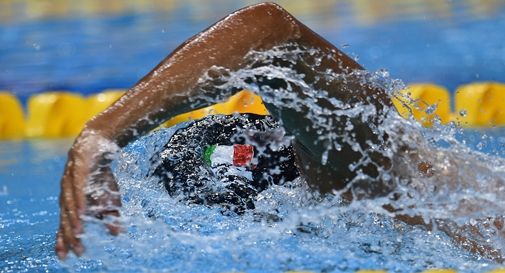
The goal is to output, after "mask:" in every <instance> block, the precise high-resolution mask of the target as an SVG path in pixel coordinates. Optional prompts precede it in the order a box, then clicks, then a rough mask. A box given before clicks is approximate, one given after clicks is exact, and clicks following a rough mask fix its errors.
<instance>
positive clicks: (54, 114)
mask: <svg viewBox="0 0 505 273" xmlns="http://www.w3.org/2000/svg"><path fill="white" fill-rule="evenodd" d="M124 92H125V90H122V89H107V90H104V91H103V92H101V93H98V94H94V95H91V96H87V97H84V96H82V95H80V94H77V93H71V92H67V91H50V92H44V93H39V94H35V95H33V96H31V97H30V98H29V99H28V103H27V109H26V114H25V112H24V111H23V107H22V105H21V103H20V102H19V99H18V98H17V97H16V96H15V95H13V94H12V93H10V92H8V91H0V139H2V140H7V139H24V138H61V137H75V136H76V135H77V134H78V133H79V132H80V131H81V130H82V128H83V127H84V125H85V123H86V122H87V121H88V120H89V119H91V118H92V117H94V116H95V115H97V114H98V113H100V112H102V111H103V110H104V109H106V108H107V107H108V106H110V105H111V104H112V103H114V102H115V101H116V100H118V99H119V98H120V97H121V96H122V95H123V94H124ZM393 104H394V106H395V107H396V109H397V110H398V112H399V113H400V115H401V116H402V117H404V118H413V119H415V120H417V121H419V122H420V123H422V124H423V125H424V126H428V127H429V126H433V125H434V124H435V123H440V124H448V123H450V122H454V123H455V124H456V125H458V126H461V127H464V128H492V127H504V126H505V84H502V83H496V82H479V83H471V84H467V85H463V86H460V87H459V88H458V89H457V90H456V91H455V92H454V103H453V105H454V111H451V96H450V93H449V91H448V90H447V89H445V88H444V87H442V86H439V85H435V84H431V83H416V84H411V85H409V87H408V88H406V89H404V90H401V91H400V92H398V93H397V94H395V95H394V96H393ZM232 113H254V114H259V115H266V114H268V111H267V109H266V108H265V106H264V105H263V102H262V100H261V98H260V97H259V96H257V95H255V94H254V93H252V92H250V91H247V90H244V91H241V92H238V93H237V94H235V95H233V96H232V97H230V98H229V99H228V100H227V101H225V102H222V103H218V104H215V105H212V106H209V107H206V108H202V109H197V110H194V111H192V112H189V113H185V114H181V115H179V116H176V117H174V118H172V119H170V120H169V121H167V122H166V123H165V124H164V126H166V127H169V126H172V125H175V124H177V123H180V122H184V121H188V120H194V119H200V118H202V117H204V116H206V115H209V114H223V115H229V114H232Z"/></svg>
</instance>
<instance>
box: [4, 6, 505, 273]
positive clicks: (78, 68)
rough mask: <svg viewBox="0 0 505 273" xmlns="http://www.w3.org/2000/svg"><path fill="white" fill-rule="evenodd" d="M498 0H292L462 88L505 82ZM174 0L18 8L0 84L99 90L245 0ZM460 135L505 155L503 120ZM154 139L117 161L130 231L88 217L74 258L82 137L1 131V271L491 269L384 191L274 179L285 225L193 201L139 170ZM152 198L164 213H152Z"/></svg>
mask: <svg viewBox="0 0 505 273" xmlns="http://www.w3.org/2000/svg"><path fill="white" fill-rule="evenodd" d="M393 2H394V1H391V3H393ZM491 2H493V3H495V5H494V6H492V7H491V8H489V10H488V11H486V10H484V11H480V10H479V9H478V8H476V7H473V6H472V5H471V1H452V2H451V1H447V2H444V3H445V4H442V5H445V7H441V8H440V10H441V11H439V10H431V9H427V8H422V7H423V5H422V4H419V3H417V2H410V4H406V5H402V4H398V5H400V7H398V6H396V5H393V4H384V6H382V8H381V7H372V8H371V9H372V10H374V9H375V13H374V12H371V11H368V13H366V12H365V11H363V10H361V9H360V8H359V7H358V6H357V5H355V4H354V3H353V2H352V1H320V4H319V5H320V6H318V7H317V8H314V9H311V8H310V7H307V6H304V7H302V8H297V7H296V5H293V6H289V5H288V3H285V4H286V5H287V8H288V9H289V8H290V7H291V8H292V9H293V11H295V15H299V16H300V19H301V20H302V21H303V22H306V23H307V24H308V25H309V26H310V27H312V28H314V29H315V30H316V31H317V32H318V33H320V34H321V35H322V36H324V37H326V38H327V39H329V40H330V41H331V42H333V43H335V44H336V45H338V46H340V47H342V48H343V50H344V51H346V52H348V53H350V54H353V55H355V56H357V57H359V61H360V63H362V64H363V65H364V66H366V67H367V68H369V69H371V70H377V69H382V68H384V69H386V70H388V71H390V73H391V75H392V76H393V77H394V78H401V79H402V80H404V81H405V82H406V83H409V82H419V81H429V82H434V83H437V84H440V85H443V86H446V87H447V88H449V89H450V90H454V89H455V88H456V87H457V86H458V85H460V84H464V83H468V82H474V81H481V80H493V81H499V82H505V73H503V71H505V42H504V41H505V39H503V38H504V35H503V29H504V28H505V3H502V2H500V1H489V2H488V3H491ZM174 3H175V4H174V6H173V7H172V8H170V9H169V8H167V9H163V10H162V11H156V10H155V9H151V10H140V11H139V10H135V9H133V10H126V11H124V12H121V13H114V14H112V15H107V16H105V15H100V14H94V15H82V14H80V13H76V14H71V15H69V16H63V17H62V18H59V17H51V18H46V19H30V18H29V16H26V17H27V18H24V17H23V16H22V15H19V16H17V17H16V18H14V19H9V20H8V21H5V20H2V23H1V24H0V89H9V90H12V91H13V92H15V93H16V94H17V95H18V96H19V97H20V98H22V99H23V100H24V101H25V100H26V99H27V98H28V97H29V96H30V95H32V94H34V93H36V92H39V91H45V90H49V89H66V90H71V91H78V92H81V93H84V94H89V93H93V92H97V91H101V90H103V89H105V88H117V87H129V86H131V85H132V84H134V83H135V81H137V80H138V79H140V78H141V77H142V76H143V75H144V74H145V73H147V72H148V71H149V70H150V69H151V68H152V67H153V66H154V65H155V64H157V63H158V62H159V61H160V60H161V59H162V58H163V57H164V56H166V55H167V54H168V53H169V52H170V50H172V49H173V48H174V47H175V46H176V45H178V44H179V43H180V42H182V41H184V40H185V39H186V38H188V37H190V36H191V35H193V34H194V33H196V32H198V31H199V30H201V29H202V28H204V27H206V26H207V25H209V24H210V23H211V22H213V21H215V20H217V19H219V18H220V17H222V16H224V15H225V14H226V13H227V12H229V11H232V10H234V9H236V8H239V7H241V6H243V5H245V1H217V2H216V3H218V4H216V3H214V2H213V3H214V4H212V5H210V4H208V3H207V4H205V3H200V5H191V4H186V3H183V2H182V1H180V2H178V1H175V2H174ZM292 3H298V4H300V3H302V4H303V3H304V2H303V1H293V2H292ZM371 3H372V2H370V3H369V4H370V6H372V5H371ZM482 5H483V6H487V5H488V4H485V3H484V2H483V3H482ZM424 6H427V4H425V5H424ZM409 7H411V8H412V9H409ZM416 7H417V8H418V9H420V11H416ZM419 7H421V8H419ZM412 10H414V11H412ZM20 14H24V13H23V12H21V13H20ZM370 14H372V15H370ZM367 18H368V19H367ZM441 130H442V131H444V130H446V129H441ZM169 133H170V131H168V132H165V133H164V134H169ZM445 133H446V132H445V131H444V132H440V131H435V132H430V131H428V132H426V135H427V137H430V136H432V135H433V134H436V135H437V134H438V135H443V134H445ZM455 134H456V138H458V139H459V140H460V141H461V143H464V144H465V145H466V146H468V147H470V148H471V149H473V150H475V151H479V152H483V153H485V154H487V155H490V156H493V157H488V158H487V159H488V160H489V161H493V162H494V163H496V162H501V161H500V160H501V159H504V158H505V131H504V129H499V128H498V129H490V130H486V131H479V130H465V131H457V130H456V133H455ZM156 137H159V138H163V137H166V135H163V133H161V135H159V134H158V135H155V136H154V138H156ZM153 142H155V141H153V137H151V138H144V139H141V140H140V141H139V142H136V143H134V144H133V145H132V146H130V147H128V148H127V149H126V150H125V151H124V153H123V154H122V157H121V158H120V160H119V162H118V164H117V165H118V166H117V173H118V174H119V175H120V177H121V178H122V179H121V186H122V190H123V194H124V200H123V202H124V204H125V205H124V208H123V211H122V213H123V216H124V226H125V227H126V228H127V232H126V233H124V234H122V235H121V236H119V237H115V238H113V237H110V236H107V235H106V234H104V231H103V230H102V229H101V228H100V227H99V226H97V225H93V224H90V225H89V226H87V230H88V233H87V234H89V235H88V238H86V239H87V242H88V245H87V246H88V252H87V254H86V256H85V257H84V258H82V259H75V258H74V257H71V258H70V259H69V261H67V262H66V263H64V264H61V263H59V262H58V261H57V259H56V257H55V256H54V254H53V247H54V245H53V244H54V235H55V232H56V229H57V226H58V223H59V212H58V198H57V196H58V194H59V179H60V177H61V173H62V171H63V165H64V162H65V159H66V152H67V150H68V148H69V147H70V145H71V140H34V141H19V142H10V141H9V142H8V141H3V142H0V271H1V272H23V271H25V272H41V271H42V272H43V271H49V272H54V271H77V272H97V271H98V272H101V271H112V272H138V271H147V272H152V271H167V272H230V271H247V272H280V271H286V270H293V269H300V270H302V269H304V270H315V271H322V272H353V271H355V270H357V269H359V268H374V269H382V268H384V269H388V270H390V272H418V271H420V270H423V269H426V268H432V267H438V268H440V267H444V268H445V267H451V268H455V269H458V270H460V271H462V272H486V271H488V270H490V269H493V268H496V267H497V266H498V265H497V264H496V263H494V262H492V261H489V260H486V259H482V258H480V257H478V256H476V255H473V254H471V253H469V252H467V251H465V250H463V249H460V248H458V247H456V246H455V245H454V244H453V243H452V242H451V241H450V239H449V238H448V237H447V236H446V235H445V234H443V233H441V232H427V231H425V230H423V229H420V228H413V227H410V226H406V225H403V224H401V223H396V222H393V221H391V220H390V219H389V218H388V217H386V216H384V215H382V214H381V213H380V212H376V211H374V206H375V205H376V204H374V203H373V202H371V203H367V202H366V201H363V202H360V203H356V204H355V205H354V206H352V207H350V208H342V207H340V206H338V204H337V203H338V202H337V201H336V200H325V202H323V203H322V205H315V204H313V203H311V199H310V198H305V196H304V191H303V190H301V189H299V190H293V191H288V190H286V189H284V188H272V189H270V190H269V191H267V192H265V193H264V195H265V196H264V197H265V198H264V199H262V200H263V201H262V202H260V204H259V208H260V210H262V209H263V210H265V211H268V209H270V208H272V207H273V206H275V207H278V208H279V213H280V215H281V216H282V217H283V219H284V221H282V222H281V223H265V222H255V221H252V219H253V218H254V216H253V215H249V214H248V215H245V216H243V217H224V216H223V215H222V214H221V213H219V211H217V210H216V209H211V208H206V207H202V206H190V207H188V206H185V205H183V204H181V203H178V202H175V201H174V200H173V199H171V198H168V197H167V196H166V195H165V194H163V191H162V190H161V189H159V187H158V186H157V185H156V184H155V183H149V181H144V180H142V179H138V175H139V173H141V170H138V169H135V166H136V162H139V161H141V160H140V159H139V157H140V158H142V156H143V154H142V153H141V152H140V151H143V150H142V149H146V147H148V146H149V145H151V144H152V143H153ZM437 144H438V145H439V146H442V147H448V145H449V144H447V143H445V142H444V141H440V142H438V143H437ZM144 156H145V155H144ZM500 158H501V159H500ZM144 159H145V158H144ZM497 164H498V163H497ZM498 166H503V165H498ZM146 200H148V201H146ZM271 202H274V203H275V204H273V203H271ZM152 209H154V211H155V217H154V218H153V217H148V216H147V215H146V211H150V210H152ZM300 224H303V228H302V229H300ZM118 261H119V262H118Z"/></svg>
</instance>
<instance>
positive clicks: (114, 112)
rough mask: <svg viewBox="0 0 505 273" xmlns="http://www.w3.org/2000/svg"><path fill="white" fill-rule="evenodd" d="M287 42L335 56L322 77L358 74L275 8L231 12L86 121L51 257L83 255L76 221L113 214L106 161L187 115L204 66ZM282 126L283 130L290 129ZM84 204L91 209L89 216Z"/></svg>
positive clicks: (72, 158)
mask: <svg viewBox="0 0 505 273" xmlns="http://www.w3.org/2000/svg"><path fill="white" fill-rule="evenodd" d="M287 43H297V44H299V45H302V46H307V47H312V48H316V49H319V50H320V51H321V52H323V53H327V54H333V55H335V54H336V53H338V54H337V55H335V56H336V57H335V58H333V59H327V60H325V61H324V62H323V63H322V64H321V66H320V68H321V69H322V70H323V69H327V68H328V69H332V70H333V71H334V72H342V70H353V69H362V68H361V66H359V65H358V64H357V63H356V62H354V61H353V60H352V59H350V58H349V57H347V56H346V55H344V54H341V53H340V52H339V51H338V50H337V49H336V48H335V47H334V46H333V45H331V44H330V43H328V42H327V41H325V40H324V39H322V38H321V37H320V36H318V35H317V34H315V33H314V32H313V31H311V30H310V29H309V28H307V27H306V26H305V25H303V24H301V23H300V22H299V21H297V20H296V19H295V18H293V17H292V16H291V15H290V14H289V13H287V12H286V11H285V10H283V9H282V8H281V7H279V6H277V5H275V4H269V3H266V4H259V5H256V6H252V7H249V8H245V9H242V10H240V11H237V12H235V13H233V14H231V15H229V16H227V17H226V18H224V19H223V20H221V21H220V22H218V23H216V24H215V25H213V26H212V27H210V28H208V29H207V30H205V31H203V32H202V33H200V34H198V35H196V36H194V37H193V38H191V39H189V40H188V41H187V42H185V43H184V44H182V45H181V46H179V47H178V48H177V49H176V50H175V51H174V52H173V53H172V54H171V55H169V56H168V57H167V58H166V59H165V60H163V61H162V62H161V63H160V64H159V65H158V66H157V67H155V68H154V69H153V70H152V71H151V72H150V73H149V74H148V75H147V76H146V77H144V78H143V79H142V80H141V81H140V82H138V83H137V84H136V85H135V86H134V87H133V88H132V89H131V90H129V91H128V92H127V93H126V94H125V95H124V96H123V97H121V98H120V99H119V100H118V101H117V102H116V103H114V105H112V106H111V107H110V108H108V109H107V110H106V111H104V112H103V113H102V114H100V115H99V116H97V117H96V118H94V119H93V120H91V121H89V122H88V123H87V124H86V126H85V128H84V130H83V131H82V133H81V134H80V136H79V137H78V138H77V139H76V141H75V143H74V145H73V146H72V148H71V150H70V151H69V155H68V162H67V165H66V167H65V171H64V175H63V178H62V181H61V195H60V213H61V219H60V228H59V230H58V234H57V244H56V252H57V254H58V256H59V257H60V258H64V257H65V256H66V255H67V253H68V251H74V252H75V253H76V254H81V253H82V252H83V246H82V243H81V241H80V239H79V234H81V233H82V232H83V228H82V222H81V216H82V215H83V214H85V213H90V214H91V215H92V216H95V217H99V218H100V217H104V216H107V215H113V216H115V215H118V214H119V212H118V209H117V206H119V205H120V202H119V201H120V199H119V194H118V190H117V188H118V187H117V184H116V182H115V179H114V177H113V175H112V172H111V171H110V162H111V158H110V157H111V154H113V153H114V151H115V150H116V149H117V148H118V147H123V146H125V145H126V144H127V143H129V142H131V141H133V140H134V139H136V138H138V137H139V136H141V135H143V134H145V133H147V132H149V131H150V130H152V129H154V128H156V127H157V126H158V125H159V124H160V123H161V122H163V121H165V120H167V119H169V118H170V117H173V116H175V115H177V114H180V113H183V112H187V111H189V110H191V101H190V99H191V98H192V97H193V96H195V95H198V90H199V89H198V88H197V87H198V80H199V79H200V78H201V77H202V76H203V75H204V74H205V73H206V72H207V71H209V69H210V68H211V67H213V66H218V67H225V68H227V69H230V70H232V71H233V70H237V69H239V68H241V67H243V66H245V65H246V64H245V63H244V57H245V56H246V55H247V53H248V52H250V51H251V50H257V51H262V50H268V49H271V48H272V47H274V46H277V45H282V44H287ZM305 72H306V73H308V74H310V73H311V71H305ZM217 95H218V94H216V96H217ZM330 95H332V94H330ZM285 126H286V127H288V129H289V127H290V126H291V127H295V126H297V124H290V123H286V124H285ZM305 144H306V145H309V146H310V145H311V143H305ZM318 158H319V157H318ZM90 205H95V206H94V210H93V211H91V212H90ZM109 228H110V230H111V232H112V233H117V232H118V231H119V228H118V227H117V226H116V225H114V223H112V224H110V225H109Z"/></svg>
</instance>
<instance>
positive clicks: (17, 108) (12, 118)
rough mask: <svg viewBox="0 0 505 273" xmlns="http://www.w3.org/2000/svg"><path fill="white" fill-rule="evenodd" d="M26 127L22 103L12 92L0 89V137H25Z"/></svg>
mask: <svg viewBox="0 0 505 273" xmlns="http://www.w3.org/2000/svg"><path fill="white" fill-rule="evenodd" d="M24 128H25V120H24V116H23V108H22V107H21V103H20V102H19V100H18V99H17V98H16V97H15V96H13V95H12V94H10V93H7V92H5V91H0V139H20V138H23V137H24Z"/></svg>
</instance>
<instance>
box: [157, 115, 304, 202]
mask: <svg viewBox="0 0 505 273" xmlns="http://www.w3.org/2000/svg"><path fill="white" fill-rule="evenodd" d="M279 130H280V125H279V123H278V122H277V121H275V120H274V119H273V118H271V117H269V116H260V115H252V114H245V115H229V116H208V117H206V118H204V119H202V120H198V121H195V122H192V123H190V124H188V125H187V126H186V127H184V128H181V129H179V130H177V131H176V132H175V133H174V135H173V136H172V137H171V138H170V140H169V141H168V143H167V144H166V145H165V146H164V150H163V151H162V152H161V154H160V156H159V159H158V160H156V162H153V163H154V164H155V166H156V169H155V171H154V175H155V176H157V177H159V179H160V180H161V182H163V184H164V185H165V188H166V189H167V191H168V192H169V193H170V194H171V195H180V194H183V197H187V198H189V199H192V198H193V199H195V200H197V202H198V203H209V200H207V199H208V196H212V198H214V199H216V194H217V195H219V194H220V193H216V192H214V191H215V189H216V187H215V182H216V181H218V183H221V182H222V183H221V184H222V186H223V188H224V191H225V192H226V194H228V195H230V194H231V195H236V196H235V197H237V198H236V199H238V200H235V201H233V200H232V201H231V202H232V203H237V202H238V203H240V202H239V201H243V200H241V199H247V198H253V197H254V196H255V195H256V194H257V193H258V192H260V191H262V190H264V189H266V188H267V187H268V186H269V185H271V184H282V183H285V182H289V181H292V180H294V179H295V178H296V177H298V176H299V173H298V169H297V167H296V164H295V155H294V151H293V148H292V146H291V145H290V142H289V141H282V140H281V139H282V137H281V138H279ZM212 180H213V181H212ZM213 182H214V183H213ZM211 184H212V185H213V186H211ZM218 199H219V198H218ZM228 199H230V200H231V199H234V198H228ZM230 200H225V202H230ZM193 201H194V200H193ZM214 201H215V200H214ZM214 201H213V202H211V203H216V202H214ZM217 203H220V201H218V202H217ZM246 207H250V206H246Z"/></svg>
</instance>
